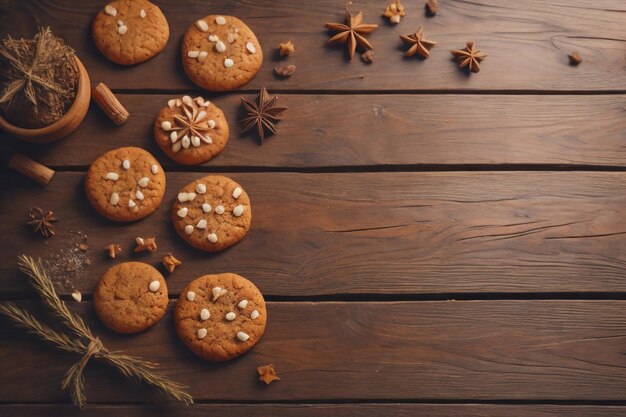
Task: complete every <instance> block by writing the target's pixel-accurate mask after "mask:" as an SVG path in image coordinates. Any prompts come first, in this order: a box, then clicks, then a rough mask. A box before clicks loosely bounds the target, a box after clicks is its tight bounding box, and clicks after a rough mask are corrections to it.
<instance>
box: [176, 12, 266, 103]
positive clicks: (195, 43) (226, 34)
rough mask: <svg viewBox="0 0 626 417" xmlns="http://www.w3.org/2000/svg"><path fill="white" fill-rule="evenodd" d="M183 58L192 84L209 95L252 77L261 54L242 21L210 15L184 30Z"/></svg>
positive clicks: (242, 82) (230, 17)
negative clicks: (203, 89)
mask: <svg viewBox="0 0 626 417" xmlns="http://www.w3.org/2000/svg"><path fill="white" fill-rule="evenodd" d="M182 58H183V67H184V68H185V72H186V73H187V76H189V78H190V79H191V81H193V82H194V83H196V84H197V85H199V86H200V87H202V88H205V89H207V90H210V91H224V90H231V89H233V88H237V87H240V86H242V85H244V84H245V83H247V82H248V81H250V80H251V79H252V78H253V77H254V75H255V74H256V73H257V71H258V70H259V68H261V64H262V63H263V51H262V50H261V45H260V44H259V41H258V40H257V38H256V36H255V35H254V32H252V30H250V28H249V27H248V26H246V24H245V23H243V22H242V21H241V20H239V19H237V18H236V17H234V16H223V15H213V14H211V15H208V16H206V17H204V18H202V19H200V20H198V21H196V22H195V23H194V24H193V25H191V26H190V27H189V29H187V32H186V33H185V36H184V38H183V44H182Z"/></svg>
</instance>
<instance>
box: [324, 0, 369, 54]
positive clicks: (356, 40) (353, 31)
mask: <svg viewBox="0 0 626 417" xmlns="http://www.w3.org/2000/svg"><path fill="white" fill-rule="evenodd" d="M351 4H352V2H348V3H347V4H346V22H347V24H343V23H326V25H325V26H326V28H328V29H330V30H334V31H336V32H338V33H336V34H335V35H333V36H332V37H331V38H330V39H329V40H328V43H334V42H346V43H347V44H348V52H349V54H350V60H352V58H353V57H354V52H355V51H356V47H357V45H360V46H361V47H362V48H366V49H374V47H373V46H372V44H370V43H369V41H368V40H367V39H365V36H363V35H369V34H370V33H372V32H374V31H375V30H376V28H377V27H378V25H376V24H370V23H363V12H359V13H358V14H357V15H356V16H354V17H352V15H351V14H350V9H349V7H350V5H351Z"/></svg>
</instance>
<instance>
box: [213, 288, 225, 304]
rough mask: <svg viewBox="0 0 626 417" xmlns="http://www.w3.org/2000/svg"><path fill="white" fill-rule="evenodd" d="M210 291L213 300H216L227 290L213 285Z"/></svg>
mask: <svg viewBox="0 0 626 417" xmlns="http://www.w3.org/2000/svg"><path fill="white" fill-rule="evenodd" d="M211 292H212V293H213V302H216V301H217V299H218V298H220V297H221V296H222V295H224V294H226V293H227V292H228V291H227V290H225V289H223V288H222V287H215V288H213V289H212V290H211Z"/></svg>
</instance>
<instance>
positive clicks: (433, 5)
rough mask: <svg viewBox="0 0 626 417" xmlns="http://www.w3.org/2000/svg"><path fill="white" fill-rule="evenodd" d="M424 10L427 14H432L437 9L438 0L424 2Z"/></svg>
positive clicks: (435, 12)
mask: <svg viewBox="0 0 626 417" xmlns="http://www.w3.org/2000/svg"><path fill="white" fill-rule="evenodd" d="M426 11H427V12H428V15H429V16H434V15H436V14H437V12H438V11H439V2H438V1H437V0H428V1H427V2H426Z"/></svg>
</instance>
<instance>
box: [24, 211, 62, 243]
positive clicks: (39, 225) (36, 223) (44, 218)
mask: <svg viewBox="0 0 626 417" xmlns="http://www.w3.org/2000/svg"><path fill="white" fill-rule="evenodd" d="M28 216H29V217H30V220H29V221H28V222H26V224H28V225H29V226H31V227H32V228H33V233H37V232H39V233H41V234H42V236H43V237H46V238H48V237H52V236H54V235H56V228H55V227H54V225H53V224H52V223H54V222H56V221H58V220H57V218H56V217H54V213H53V212H52V211H50V210H49V211H45V212H44V211H43V210H42V209H41V208H39V207H33V208H31V209H30V212H28Z"/></svg>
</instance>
